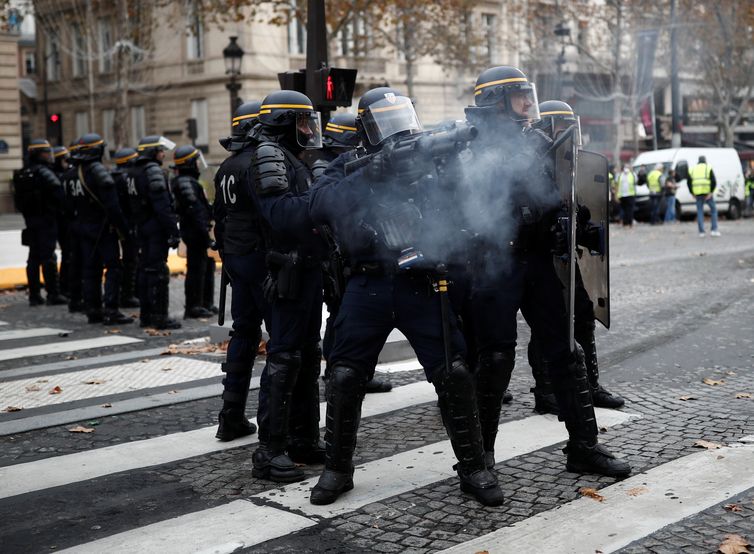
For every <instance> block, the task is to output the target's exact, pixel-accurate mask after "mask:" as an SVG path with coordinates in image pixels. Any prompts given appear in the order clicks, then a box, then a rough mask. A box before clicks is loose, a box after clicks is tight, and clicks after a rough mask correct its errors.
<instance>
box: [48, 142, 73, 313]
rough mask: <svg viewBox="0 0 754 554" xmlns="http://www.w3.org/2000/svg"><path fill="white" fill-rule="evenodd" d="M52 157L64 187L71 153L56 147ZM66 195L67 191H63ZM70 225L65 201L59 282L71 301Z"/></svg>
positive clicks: (60, 224) (60, 228)
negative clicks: (64, 177)
mask: <svg viewBox="0 0 754 554" xmlns="http://www.w3.org/2000/svg"><path fill="white" fill-rule="evenodd" d="M52 155H53V157H54V159H55V165H54V166H53V168H52V170H53V171H54V172H55V176H56V177H57V178H58V180H59V181H60V184H61V185H63V175H64V174H65V172H66V170H67V169H68V167H69V160H70V159H71V153H70V151H69V150H68V148H66V147H65V146H56V147H54V148H53V149H52ZM63 192H64V193H65V190H64V191H63ZM70 223H71V221H70V220H69V219H68V218H67V217H66V214H65V200H64V201H63V209H61V210H60V211H59V212H58V219H57V224H58V245H59V246H60V274H59V276H58V277H59V278H58V281H59V283H60V294H61V295H63V296H66V297H68V298H69V300H70V295H71V290H70V288H71V284H70V275H71V273H70V268H71V250H72V249H73V246H72V244H71V241H70V234H71V229H70Z"/></svg>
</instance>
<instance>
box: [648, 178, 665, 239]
mask: <svg viewBox="0 0 754 554" xmlns="http://www.w3.org/2000/svg"><path fill="white" fill-rule="evenodd" d="M664 182H665V176H664V175H663V167H662V164H657V165H656V166H655V167H654V169H653V170H652V171H650V172H649V175H647V186H649V206H650V208H649V209H650V212H649V213H650V216H649V223H650V224H651V225H657V224H658V223H660V224H661V223H662V221H661V220H660V200H662V193H663V184H664Z"/></svg>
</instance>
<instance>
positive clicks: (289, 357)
mask: <svg viewBox="0 0 754 554" xmlns="http://www.w3.org/2000/svg"><path fill="white" fill-rule="evenodd" d="M300 365H301V352H300V351H298V350H293V351H290V352H276V353H274V354H270V355H269V356H267V373H268V374H269V375H271V374H272V373H274V371H275V368H276V367H280V366H282V367H285V368H286V369H287V368H291V367H295V368H296V369H298V367H299V366H300Z"/></svg>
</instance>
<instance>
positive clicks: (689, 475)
mask: <svg viewBox="0 0 754 554" xmlns="http://www.w3.org/2000/svg"><path fill="white" fill-rule="evenodd" d="M24 331H28V332H24ZM53 331H54V332H53ZM60 333H63V334H65V331H64V330H58V329H55V328H44V329H42V328H40V329H38V330H36V331H35V330H31V329H29V330H18V331H17V330H13V329H10V330H7V331H3V332H0V359H5V360H12V359H13V358H7V357H6V358H3V354H4V353H6V352H7V351H15V350H22V349H26V350H27V352H29V351H30V346H24V345H19V344H18V343H19V342H23V341H24V340H30V339H39V338H42V337H48V338H49V340H50V344H49V345H47V344H41V345H40V344H39V343H38V342H37V344H35V345H34V346H33V351H31V353H32V355H37V353H38V352H43V353H58V354H61V353H65V352H71V351H76V349H77V348H78V345H80V344H81V343H84V342H85V341H91V340H94V339H92V338H83V339H76V340H73V341H71V340H68V339H66V338H64V337H56V335H58V334H60ZM3 337H7V338H3ZM95 339H106V340H107V341H109V342H107V344H109V345H119V346H120V345H130V346H131V348H132V349H131V350H130V351H127V352H120V353H118V354H110V355H106V356H102V357H96V356H93V357H91V358H84V359H82V360H77V361H76V362H79V363H78V364H77V363H69V362H68V361H52V362H50V361H49V360H47V361H46V362H45V363H43V364H37V365H33V366H28V367H26V368H24V367H16V368H8V369H6V370H0V406H11V405H18V407H19V408H23V409H22V410H21V411H16V412H9V413H0V444H2V445H4V446H5V447H8V448H33V447H32V446H26V447H19V446H18V445H19V444H24V442H26V443H30V442H33V441H34V440H35V439H34V437H36V436H37V435H34V433H33V432H31V431H32V430H35V429H45V428H50V427H52V426H53V425H61V424H62V422H65V423H73V422H76V421H79V422H80V421H86V419H87V418H93V417H96V418H101V419H103V420H107V418H108V417H111V416H113V414H126V413H128V412H142V411H143V412H144V413H145V414H147V415H148V414H150V413H151V412H150V408H153V407H155V406H164V405H167V404H169V403H170V402H173V403H175V402H176V401H177V402H183V403H185V405H186V408H190V407H191V406H194V404H193V403H195V402H197V401H200V400H205V399H208V398H211V397H213V396H215V397H216V396H217V395H218V394H219V392H220V386H219V380H220V378H221V373H220V371H219V364H218V362H217V360H210V359H207V358H192V357H191V356H181V355H178V356H160V353H161V349H145V348H143V347H144V344H140V343H143V342H144V340H143V339H138V338H135V337H128V336H122V335H115V336H106V337H95ZM113 339H120V340H113ZM123 339H127V340H126V341H125V342H122V341H123ZM101 342H102V341H101ZM103 343H104V342H103ZM71 345H73V350H69V351H66V350H63V348H64V347H65V346H68V347H71ZM3 346H7V348H5V349H4V350H3V348H2V347H3ZM52 346H55V348H51V347H52ZM82 349H83V348H82ZM6 355H7V354H6ZM97 358H99V359H97ZM378 370H379V371H381V372H383V373H388V374H393V375H396V376H397V377H396V378H400V379H401V380H400V382H399V383H398V384H397V385H396V386H395V387H394V389H393V391H392V392H391V393H389V394H380V395H368V396H367V397H366V399H365V402H364V406H363V410H362V429H363V431H364V433H365V434H366V435H368V436H372V437H374V436H378V437H379V436H384V437H389V440H390V442H392V443H394V446H393V448H392V450H391V451H389V452H388V451H386V452H385V453H379V452H377V453H370V452H362V459H361V460H360V461H359V463H358V464H357V466H356V469H355V475H354V482H355V488H354V489H353V490H352V491H350V492H348V493H346V494H344V495H343V496H342V497H341V498H340V499H339V500H338V502H336V503H335V504H332V505H329V506H314V505H311V504H310V503H309V493H310V489H311V487H312V486H313V485H314V483H315V482H316V477H317V475H318V472H319V468H318V467H313V468H307V477H308V479H307V480H305V481H303V482H301V483H294V484H290V485H285V486H282V485H275V484H270V483H262V484H261V485H260V483H258V482H256V480H255V479H254V478H253V477H252V476H251V473H250V471H249V470H250V465H249V460H250V456H251V452H252V451H253V447H254V445H255V444H256V443H257V441H258V437H257V435H252V436H249V437H245V438H242V439H238V440H235V441H232V442H219V441H217V440H216V439H215V438H214V433H215V426H214V425H206V424H204V425H202V424H198V425H196V426H195V427H194V428H191V429H189V430H186V431H180V432H166V433H164V434H159V435H157V436H152V437H150V438H146V439H139V440H136V439H126V440H122V441H121V442H120V443H119V444H112V445H108V446H101V445H99V446H91V447H86V446H84V447H80V446H79V447H77V448H76V449H75V450H78V451H71V452H62V453H61V452H55V451H53V450H51V451H50V452H49V453H46V454H45V453H42V454H41V455H40V454H39V453H37V454H36V455H35V456H34V459H32V460H31V461H24V459H23V458H19V459H18V460H17V461H8V460H5V461H2V460H0V520H3V521H6V522H8V519H7V518H5V515H6V514H12V513H13V512H15V511H17V510H18V509H19V508H23V509H24V510H27V511H28V509H29V506H30V505H33V504H34V503H37V502H40V500H42V501H44V500H43V499H45V498H48V497H49V498H52V499H53V502H54V501H57V502H61V500H60V499H62V498H66V497H71V498H74V499H75V498H78V497H82V495H83V496H85V495H86V494H89V492H88V491H94V492H91V494H105V492H104V491H107V490H108V487H110V486H114V485H112V484H113V483H119V484H120V485H119V486H121V487H129V486H133V487H134V499H138V500H135V501H136V502H138V503H146V504H147V505H149V506H151V508H150V510H149V515H148V517H145V516H138V517H137V516H134V517H133V518H131V519H128V521H126V522H124V521H120V522H119V524H118V525H112V526H110V527H107V526H105V527H106V528H105V529H103V528H102V527H103V525H104V524H100V523H99V522H100V520H102V521H108V515H107V514H105V513H104V512H101V511H100V510H106V509H107V508H105V507H104V506H101V505H100V503H99V502H96V501H91V500H83V499H82V502H81V504H80V505H77V504H76V503H75V502H73V503H72V504H70V505H67V506H69V507H70V506H75V508H71V510H72V511H71V513H67V512H66V511H65V510H63V511H61V512H59V513H58V512H55V514H54V518H53V517H52V516H47V515H45V514H44V513H42V514H40V515H39V521H35V522H34V529H35V531H34V532H33V533H28V532H26V530H27V529H28V528H27V527H26V526H20V524H19V523H18V522H16V520H12V521H10V522H9V523H8V524H7V525H6V526H4V527H3V529H0V544H8V545H11V547H10V548H9V549H6V548H3V551H4V552H5V551H7V552H16V551H19V552H21V551H23V552H27V551H29V552H34V551H42V550H44V551H50V550H51V549H53V550H55V551H63V552H79V553H100V552H123V553H126V552H129V553H130V552H160V553H161V554H167V553H173V552H175V553H184V552H216V553H223V552H229V553H230V552H237V551H242V550H249V551H254V552H268V551H281V552H288V551H311V552H319V551H322V550H326V549H327V550H332V551H337V552H373V551H374V552H415V553H417V554H424V553H429V552H436V551H443V552H452V553H476V552H485V551H486V552H489V553H507V552H522V551H532V552H574V553H581V552H588V553H593V552H596V551H599V552H603V553H607V552H617V551H620V550H621V549H623V548H625V547H626V546H627V545H630V544H631V543H633V542H635V541H637V540H640V539H642V538H643V537H647V536H650V535H652V534H653V533H656V532H658V530H661V529H663V528H664V527H666V526H668V525H671V524H673V523H675V522H679V521H681V520H683V519H684V518H689V517H692V516H694V515H695V514H699V513H701V512H704V511H705V510H708V509H710V507H712V506H715V505H716V504H719V503H721V502H725V501H728V500H729V499H731V498H733V497H735V496H736V495H740V494H742V493H745V492H747V491H751V490H754V473H752V472H751V468H752V467H754V436H746V435H742V436H740V437H735V440H730V441H728V444H721V445H715V447H714V449H711V450H704V451H696V452H688V451H682V450H679V451H678V455H677V456H675V457H672V458H669V459H667V460H665V461H664V462H662V463H658V464H654V465H653V464H649V466H648V467H647V468H646V470H645V471H641V470H640V471H639V472H638V473H636V474H635V475H633V476H631V477H629V478H628V479H626V480H624V481H621V482H614V480H610V479H605V478H602V479H601V480H598V481H597V482H596V483H597V484H596V487H597V489H598V490H595V491H594V495H590V496H589V497H581V498H572V496H573V495H571V497H569V498H566V499H565V500H562V501H561V500H559V501H558V502H557V503H556V504H555V505H554V506H552V507H550V508H546V507H542V506H540V507H539V508H538V509H537V510H533V511H532V512H531V513H528V512H527V513H524V512H523V511H521V508H520V505H521V504H522V502H523V499H525V498H528V497H531V496H532V495H533V494H536V491H538V490H545V491H546V490H547V488H548V487H549V486H551V487H553V488H557V487H558V486H559V483H558V482H557V481H558V479H562V470H552V469H551V468H545V469H546V470H548V471H549V472H548V471H544V472H537V471H536V469H529V467H530V466H532V465H536V464H532V463H530V462H529V460H533V459H536V460H538V462H537V463H539V464H541V463H542V462H541V460H542V459H543V456H544V455H545V454H543V453H547V454H546V455H549V456H556V457H557V456H560V458H562V455H560V454H559V453H558V452H557V450H558V449H559V447H560V446H561V445H562V444H563V443H564V442H565V441H566V440H567V433H566V430H565V427H564V425H563V424H562V423H561V422H559V421H558V420H557V418H556V417H555V416H550V415H532V414H531V413H530V412H527V411H524V410H523V409H522V408H521V403H522V402H524V400H522V401H521V402H519V405H518V407H515V408H512V409H511V408H507V410H509V411H508V412H506V414H507V415H506V417H504V418H503V420H502V422H501V424H500V427H499V430H498V436H497V443H496V445H495V451H496V460H497V466H496V469H497V475H498V478H499V479H500V480H501V482H506V483H510V480H511V479H512V478H513V477H512V476H513V475H514V474H516V475H520V474H521V472H524V474H528V478H527V479H525V481H526V482H527V483H529V485H527V484H526V483H522V484H521V486H520V487H518V486H514V487H508V488H507V490H506V494H507V495H508V499H507V500H506V503H505V505H504V506H503V507H500V508H495V509H482V508H479V506H477V505H476V504H474V503H473V501H471V500H469V499H468V498H467V497H465V496H464V495H463V493H461V492H460V491H459V490H458V487H457V478H456V476H455V472H454V470H453V464H454V463H455V456H454V454H453V451H452V448H451V445H450V442H449V441H448V440H447V439H446V438H441V435H437V434H436V433H435V434H432V433H429V434H427V435H423V434H422V433H421V429H422V427H433V428H440V429H441V424H440V423H439V411H438V410H437V409H436V407H435V400H436V395H435V392H434V387H433V386H432V385H431V384H429V383H427V382H426V381H424V379H423V374H422V372H421V366H420V365H419V364H418V362H417V361H416V360H415V359H408V360H401V361H398V362H392V363H385V364H380V366H379V367H378ZM412 372H413V373H412ZM54 386H57V387H59V388H60V389H61V391H60V392H59V393H57V394H50V392H51V390H50V389H51V388H52V387H54ZM166 387H167V388H169V387H175V388H176V389H180V390H174V391H167V390H165V389H166ZM255 387H258V378H256V379H255V380H254V382H253V388H255ZM37 388H38V389H39V390H35V389H37ZM30 389H31V390H30ZM181 391H182V392H183V393H185V395H184V396H180V394H179V392H181ZM171 392H172V393H173V394H171ZM123 395H127V396H128V398H122V397H123ZM192 395H193V396H192ZM171 397H172V400H171ZM103 403H107V404H110V405H111V406H110V407H108V408H105V407H103ZM129 403H130V404H129ZM120 404H122V407H121V408H120V409H117V408H118V406H119V405H120ZM218 405H219V401H218ZM113 408H116V411H114V412H113V411H108V410H112V409H113ZM325 410H326V406H325V403H324V402H323V403H321V405H320V423H321V424H322V425H323V424H324V421H325ZM596 414H597V420H598V424H599V427H600V429H601V430H602V432H603V433H608V435H607V436H608V437H610V436H614V435H613V434H614V433H615V434H616V436H622V437H624V438H625V437H629V436H630V435H631V430H632V429H639V428H645V426H651V422H649V421H648V419H649V418H651V417H652V415H651V414H648V413H644V411H643V409H640V408H638V407H637V408H633V407H632V406H631V404H630V403H629V405H628V406H627V408H626V409H625V410H623V411H615V410H604V409H597V410H596ZM152 417H160V416H159V414H157V413H155V415H154V416H152ZM94 432H95V433H96V432H97V431H96V430H95V431H94ZM415 435H416V436H415ZM27 437H30V438H28V439H27ZM417 437H418V438H417ZM423 437H427V438H423ZM72 440H73V439H72ZM417 442H419V445H417ZM364 448H368V446H365V447H364ZM553 453H555V454H553ZM618 453H619V454H620V450H619V449H618ZM357 458H358V451H357ZM239 460H241V461H242V462H241V465H240V466H239V465H238V464H239ZM244 460H245V461H244ZM557 463H558V464H562V461H560V462H557ZM2 464H4V465H2ZM223 464H227V467H223ZM202 465H207V469H208V472H209V471H210V470H211V471H213V472H214V474H228V473H232V474H233V475H235V480H236V482H237V484H238V483H240V485H238V487H237V489H234V491H235V492H225V493H223V494H219V495H215V496H212V497H211V498H210V497H207V498H204V497H203V496H202V495H203V494H204V493H202V492H201V491H200V488H199V487H194V486H193V483H192V482H191V481H190V480H189V481H186V480H185V479H187V478H188V477H185V478H184V480H183V481H181V483H182V484H181V487H182V488H176V487H175V486H173V488H171V487H159V486H157V487H155V488H154V490H152V489H151V488H150V486H148V485H146V484H142V483H147V482H150V483H151V482H153V480H154V479H157V482H159V479H160V478H159V476H160V475H163V474H164V472H165V471H167V468H172V469H171V471H178V472H180V475H186V476H188V475H190V474H191V468H195V467H197V466H199V467H201V466H202ZM514 470H515V471H514ZM516 472H518V473H516ZM571 475H572V474H571ZM573 477H574V478H573V482H574V483H575V484H574V487H578V483H579V482H580V481H579V476H573ZM586 482H588V483H590V484H592V485H594V484H595V481H594V480H593V479H592V480H587V481H586ZM534 485H536V486H534ZM186 487H188V488H189V489H191V490H192V491H193V492H192V493H191V495H190V497H191V498H192V499H193V500H190V501H189V500H188V496H186V494H177V493H176V491H184V490H185V488H186ZM247 487H248V489H247ZM433 489H435V490H438V491H442V493H441V494H440V495H438V496H437V497H436V498H435V500H432V501H430V502H429V503H428V504H430V505H431V506H430V507H431V508H435V507H436V506H442V505H452V506H455V507H456V508H457V509H456V510H455V511H452V512H451V513H452V514H453V515H447V514H444V515H440V516H438V515H433V514H436V512H431V511H429V510H427V511H421V510H419V511H417V512H416V513H417V514H425V515H423V516H417V515H413V512H411V510H412V506H413V507H415V506H416V504H417V503H418V502H420V501H419V500H417V499H418V498H422V497H421V496H420V495H419V496H417V494H418V491H427V490H433ZM171 491H172V492H171ZM238 491H240V492H238ZM533 491H534V492H533ZM118 492H119V494H123V495H124V497H126V498H127V497H128V496H129V491H128V490H125V491H118ZM171 494H174V496H171ZM539 494H542V493H539ZM544 494H546V492H545V493H544ZM595 495H596V496H595ZM597 497H599V498H597ZM55 499H57V500H55ZM168 507H169V509H168ZM517 510H518V511H517ZM126 511H127V510H126ZM163 511H164V513H163ZM472 511H473V513H476V514H479V513H482V514H484V515H483V516H482V517H485V518H487V519H488V520H489V521H488V522H487V525H485V526H483V529H484V530H483V531H473V532H472V534H471V535H469V532H467V531H466V530H465V529H466V528H465V527H464V526H463V521H464V518H465V517H468V518H471V517H472V516H471V515H465V514H467V513H468V514H471V513H472ZM74 512H75V513H74ZM372 513H378V514H380V517H381V516H382V515H383V514H384V515H385V518H386V519H390V518H393V519H391V521H392V522H393V525H394V527H395V528H396V529H400V528H404V529H405V530H406V531H405V533H406V535H405V537H403V538H401V537H398V538H396V537H395V536H388V535H398V534H399V533H397V532H382V531H380V530H379V527H380V523H379V521H378V519H370V517H369V514H372ZM409 513H411V514H412V515H410V516H409ZM393 514H403V515H402V516H395V515H393ZM401 517H405V518H406V523H405V524H403V525H402V526H401V524H400V521H401ZM475 517H479V516H478V515H477V516H475ZM69 518H70V521H71V525H79V527H76V529H77V532H76V533H72V534H68V535H65V536H64V537H58V536H46V533H49V534H51V535H52V534H54V532H55V530H58V529H60V525H61V522H62V524H64V523H65V522H66V521H67V520H68V519H69ZM511 518H512V519H511ZM82 521H85V522H87V523H86V525H83V526H81V525H80V522H82ZM357 521H362V522H374V523H367V524H366V527H367V529H366V530H364V531H363V534H364V536H365V537H370V536H371V537H373V538H372V539H371V540H372V542H371V543H370V542H369V540H367V541H366V542H364V540H362V541H361V542H359V540H358V539H356V538H354V535H353V534H349V533H350V532H352V530H353V529H356V528H357V527H358V526H357V525H356V524H355V523H354V522H357ZM468 521H469V522H470V521H471V519H469V520H468ZM585 521H599V522H600V523H599V525H585V524H584V522H585ZM472 528H473V529H477V527H475V526H472ZM370 529H371V530H370ZM422 529H425V530H426V529H430V531H429V532H431V533H438V534H442V533H444V534H443V535H442V536H443V539H444V540H435V541H433V542H430V541H429V540H424V539H422V538H421V537H422V536H423V535H422ZM451 529H455V530H456V531H450V530H451ZM353 532H354V533H355V532H356V531H353ZM328 533H330V534H332V535H333V536H335V537H336V539H335V540H336V543H337V546H333V545H332V543H328V545H329V546H328V547H327V548H325V547H323V546H320V544H319V542H318V541H320V540H325V537H326V536H327V535H328ZM383 539H384V540H385V542H384V544H383V542H381V541H382V540H383ZM338 541H340V542H338ZM19 544H24V545H25V546H26V548H19V546H18V545H19ZM441 545H445V546H441Z"/></svg>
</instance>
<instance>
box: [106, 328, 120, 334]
mask: <svg viewBox="0 0 754 554" xmlns="http://www.w3.org/2000/svg"><path fill="white" fill-rule="evenodd" d="M120 332H121V331H120V329H108V330H107V331H105V334H106V335H117V334H118V333H120Z"/></svg>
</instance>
